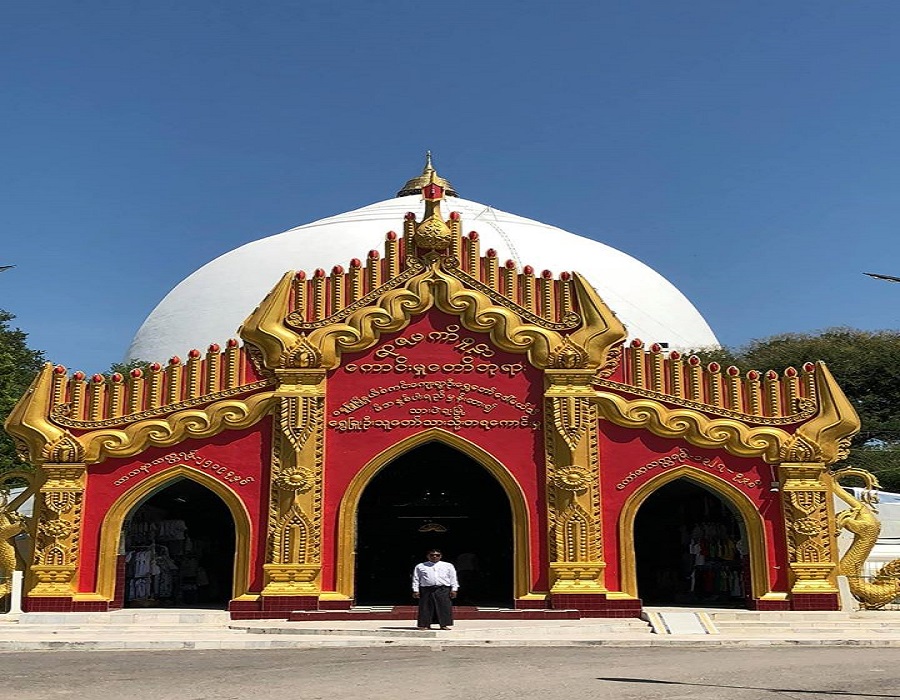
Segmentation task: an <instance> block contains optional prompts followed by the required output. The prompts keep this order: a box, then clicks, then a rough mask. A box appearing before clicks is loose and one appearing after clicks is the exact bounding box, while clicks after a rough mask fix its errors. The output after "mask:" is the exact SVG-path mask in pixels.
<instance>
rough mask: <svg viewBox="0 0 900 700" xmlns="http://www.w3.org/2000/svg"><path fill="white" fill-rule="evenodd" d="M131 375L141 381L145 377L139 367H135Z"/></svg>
mask: <svg viewBox="0 0 900 700" xmlns="http://www.w3.org/2000/svg"><path fill="white" fill-rule="evenodd" d="M130 374H131V376H132V377H134V378H135V379H140V378H141V377H143V376H144V373H143V372H142V371H141V369H140V368H139V367H135V368H134V369H133V370H131V372H130Z"/></svg>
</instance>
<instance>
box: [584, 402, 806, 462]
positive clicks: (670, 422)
mask: <svg viewBox="0 0 900 700" xmlns="http://www.w3.org/2000/svg"><path fill="white" fill-rule="evenodd" d="M593 400H594V402H595V403H596V404H597V407H598V408H599V410H600V414H601V415H602V416H603V417H604V418H606V419H607V420H609V421H610V422H611V423H614V424H615V425H619V426H622V427H624V428H646V429H647V430H649V431H650V432H651V433H653V434H654V435H658V436H659V437H665V438H683V439H685V440H686V441H687V442H689V443H690V444H691V445H694V446H696V447H706V448H724V449H725V450H727V451H728V452H729V453H730V454H733V455H735V456H737V457H762V458H763V459H765V461H767V462H769V463H776V462H779V461H780V459H781V458H780V451H781V446H782V445H783V444H784V443H786V442H787V441H788V440H790V439H791V434H790V433H788V432H787V431H785V430H781V429H779V428H773V427H757V428H751V427H749V426H747V425H746V424H744V423H741V422H740V421H737V420H731V419H728V418H710V417H709V416H707V415H705V414H703V413H700V412H699V411H692V410H690V409H685V408H675V409H672V408H668V407H666V406H664V405H663V404H661V403H659V402H658V401H652V400H649V399H635V400H633V401H629V400H628V399H625V398H623V397H621V396H619V395H617V394H610V393H608V392H598V393H597V396H596V397H594V399H593Z"/></svg>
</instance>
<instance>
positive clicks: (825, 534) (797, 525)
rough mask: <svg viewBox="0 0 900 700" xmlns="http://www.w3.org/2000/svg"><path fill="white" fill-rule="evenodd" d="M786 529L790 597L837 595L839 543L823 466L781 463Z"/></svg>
mask: <svg viewBox="0 0 900 700" xmlns="http://www.w3.org/2000/svg"><path fill="white" fill-rule="evenodd" d="M778 474H779V478H780V481H781V491H782V508H783V513H784V527H785V534H786V536H787V548H788V560H789V565H790V570H791V593H792V594H795V595H796V594H808V593H819V594H821V593H829V594H830V593H837V587H836V584H835V578H834V576H835V573H836V571H837V563H838V561H837V553H838V552H837V541H836V533H835V532H834V522H835V520H834V504H833V502H832V499H831V491H830V489H829V487H828V485H827V484H826V483H825V482H824V481H823V480H822V476H823V475H824V474H825V464H824V463H823V462H782V463H781V464H780V465H779V467H778Z"/></svg>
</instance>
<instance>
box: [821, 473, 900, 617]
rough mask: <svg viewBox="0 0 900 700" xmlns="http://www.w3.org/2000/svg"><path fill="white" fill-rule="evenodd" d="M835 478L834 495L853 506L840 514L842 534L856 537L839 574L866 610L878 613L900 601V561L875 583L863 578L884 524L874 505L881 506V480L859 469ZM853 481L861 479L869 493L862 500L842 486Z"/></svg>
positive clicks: (890, 565)
mask: <svg viewBox="0 0 900 700" xmlns="http://www.w3.org/2000/svg"><path fill="white" fill-rule="evenodd" d="M831 476H832V478H833V480H834V493H835V494H836V495H837V497H838V498H840V499H841V500H842V501H844V502H845V503H846V504H847V505H848V506H850V507H849V508H847V509H846V510H842V511H841V512H840V513H838V514H837V517H836V522H837V526H838V532H840V531H841V530H842V529H845V530H848V531H849V532H851V533H853V543H852V544H851V545H850V547H849V549H847V551H846V552H845V553H844V556H842V557H841V561H840V563H839V565H838V571H839V573H840V574H842V575H844V576H846V577H847V580H848V581H849V583H850V592H851V593H852V594H853V597H854V598H856V599H857V600H858V601H859V602H860V604H861V605H862V607H863V608H866V609H869V610H874V609H877V608H881V607H884V606H885V605H887V604H888V603H890V602H891V601H893V600H894V599H896V598H897V597H900V559H894V560H893V561H890V562H888V563H887V564H885V565H884V566H882V567H881V568H880V569H879V570H878V572H877V573H876V574H875V576H874V577H872V579H871V580H867V579H866V577H864V576H863V566H864V564H865V561H866V559H867V558H868V556H869V554H871V552H872V549H873V547H875V542H876V541H877V540H878V535H879V534H880V533H881V522H880V521H879V520H878V517H877V515H876V513H877V511H876V510H875V505H874V504H875V503H876V502H877V496H876V494H875V493H874V491H875V490H876V489H877V488H878V487H879V484H878V479H876V478H875V475H874V474H871V473H870V472H867V471H866V470H865V469H859V468H857V467H845V468H843V469H839V470H837V471H835V472H832V475H831ZM850 477H855V478H857V479H861V480H862V482H863V483H864V484H865V491H864V492H863V494H862V495H861V496H860V497H859V498H856V497H855V496H854V495H853V494H852V493H850V492H849V491H848V490H847V489H845V488H844V487H843V486H842V484H841V481H842V480H843V479H847V478H850Z"/></svg>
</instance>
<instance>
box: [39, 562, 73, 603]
mask: <svg viewBox="0 0 900 700" xmlns="http://www.w3.org/2000/svg"><path fill="white" fill-rule="evenodd" d="M77 568H78V567H77V566H75V565H74V564H67V565H60V566H54V565H49V564H33V565H32V566H31V567H30V569H29V573H30V576H31V581H32V582H33V584H34V585H33V586H32V587H31V589H30V590H29V591H28V596H29V597H32V598H41V597H43V598H58V597H60V596H66V597H70V596H72V595H74V594H75V587H74V585H73V582H74V581H75V571H76V570H77Z"/></svg>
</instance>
